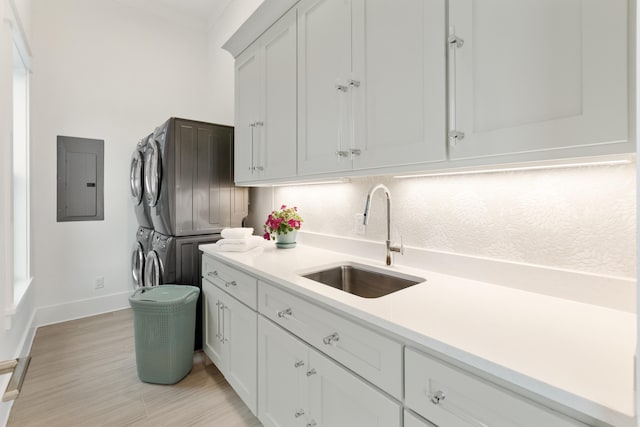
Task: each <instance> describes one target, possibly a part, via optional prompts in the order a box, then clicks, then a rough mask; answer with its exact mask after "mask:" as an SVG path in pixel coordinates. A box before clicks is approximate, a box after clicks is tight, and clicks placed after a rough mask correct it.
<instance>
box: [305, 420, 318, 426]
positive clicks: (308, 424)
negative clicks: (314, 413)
mask: <svg viewBox="0 0 640 427" xmlns="http://www.w3.org/2000/svg"><path fill="white" fill-rule="evenodd" d="M317 425H318V424H316V421H315V420H311V421H309V422H308V423H307V427H316V426H317Z"/></svg>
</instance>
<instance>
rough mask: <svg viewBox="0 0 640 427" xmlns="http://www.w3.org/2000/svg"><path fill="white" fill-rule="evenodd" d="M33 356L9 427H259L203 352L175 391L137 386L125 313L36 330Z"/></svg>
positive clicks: (130, 321) (130, 322)
mask: <svg viewBox="0 0 640 427" xmlns="http://www.w3.org/2000/svg"><path fill="white" fill-rule="evenodd" d="M31 356H32V359H31V365H30V366H29V370H28V372H27V376H26V378H25V381H24V385H23V387H22V392H21V393H20V396H19V397H18V399H17V400H16V401H15V403H14V405H13V409H12V410H11V414H10V417H9V423H8V426H9V427H26V426H47V427H54V426H65V427H68V426H220V427H258V426H261V424H260V422H259V421H258V420H257V418H255V417H254V416H253V415H252V414H251V411H249V409H248V408H247V407H246V406H245V405H244V403H242V401H241V400H240V399H239V398H238V396H237V395H236V394H235V392H234V391H233V389H232V388H231V387H230V386H229V384H228V383H227V382H226V381H225V379H224V377H223V376H222V374H220V372H219V371H218V370H217V368H216V367H215V365H213V364H211V362H209V360H208V359H207V357H206V356H205V355H204V353H196V355H195V357H194V365H193V370H192V371H191V373H190V374H189V375H188V376H187V377H186V378H184V379H183V380H182V381H181V382H179V383H178V384H175V385H172V386H166V385H153V384H146V383H143V382H141V381H140V380H139V379H138V376H137V373H136V361H135V353H134V339H133V318H132V312H131V310H122V311H117V312H113V313H107V314H103V315H100V316H94V317H90V318H86V319H80V320H74V321H71V322H65V323H60V324H57V325H51V326H45V327H42V328H39V329H38V331H37V334H36V337H35V340H34V343H33V347H32V350H31Z"/></svg>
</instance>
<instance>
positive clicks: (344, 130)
mask: <svg viewBox="0 0 640 427" xmlns="http://www.w3.org/2000/svg"><path fill="white" fill-rule="evenodd" d="M298 69H299V81H298V102H299V103H298V120H299V123H298V171H299V173H300V174H302V175H309V174H318V173H330V172H336V171H343V170H349V169H351V153H350V151H349V149H350V148H351V147H350V144H349V141H348V138H349V135H350V129H349V126H350V123H351V122H350V121H349V118H350V116H349V105H347V102H348V101H349V86H347V85H348V83H347V79H349V77H350V75H351V0H303V1H301V2H300V3H298Z"/></svg>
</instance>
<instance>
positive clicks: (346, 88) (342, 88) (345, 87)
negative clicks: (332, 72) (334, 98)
mask: <svg viewBox="0 0 640 427" xmlns="http://www.w3.org/2000/svg"><path fill="white" fill-rule="evenodd" d="M336 90H339V91H340V92H347V91H348V90H349V86H345V85H341V84H336Z"/></svg>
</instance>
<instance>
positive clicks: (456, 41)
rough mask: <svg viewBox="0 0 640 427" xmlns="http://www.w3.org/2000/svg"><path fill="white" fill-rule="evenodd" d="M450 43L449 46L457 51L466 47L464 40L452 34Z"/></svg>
mask: <svg viewBox="0 0 640 427" xmlns="http://www.w3.org/2000/svg"><path fill="white" fill-rule="evenodd" d="M448 41H449V45H451V46H454V47H455V48H456V49H460V48H461V47H462V46H464V39H461V38H460V37H458V36H456V35H455V34H451V35H450V36H449V39H448Z"/></svg>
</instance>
